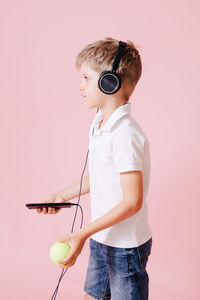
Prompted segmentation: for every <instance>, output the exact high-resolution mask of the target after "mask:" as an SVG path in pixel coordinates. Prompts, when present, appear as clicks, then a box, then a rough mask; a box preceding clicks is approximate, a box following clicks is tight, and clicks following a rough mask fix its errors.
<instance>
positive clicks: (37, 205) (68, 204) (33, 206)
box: [26, 202, 77, 209]
mask: <svg viewBox="0 0 200 300" xmlns="http://www.w3.org/2000/svg"><path fill="white" fill-rule="evenodd" d="M73 205H77V204H76V203H71V202H66V203H62V202H58V203H26V207H27V208H29V209H37V208H43V207H47V208H48V207H54V208H69V207H71V206H73Z"/></svg>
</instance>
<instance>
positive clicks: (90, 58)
mask: <svg viewBox="0 0 200 300" xmlns="http://www.w3.org/2000/svg"><path fill="white" fill-rule="evenodd" d="M125 42H126V43H127V46H126V47H125V49H124V52H123V56H122V58H121V60H120V63H119V66H118V68H117V70H116V72H117V73H118V74H119V75H120V77H121V80H122V85H123V87H124V88H123V89H122V94H123V98H124V100H125V101H126V102H127V101H128V100H129V97H130V96H131V94H132V93H133V91H134V89H135V86H136V84H137V82H138V80H139V79H140V76H141V73H142V63H141V58H140V54H139V51H138V50H137V49H136V47H135V45H134V44H133V42H132V41H130V40H127V41H125ZM118 46H119V41H118V40H116V39H114V38H111V37H105V39H104V40H98V41H96V42H93V43H91V44H88V45H86V46H85V47H84V48H83V49H82V50H81V51H80V52H79V53H78V55H77V57H76V61H75V65H76V68H77V69H78V70H79V69H80V67H81V65H82V64H83V63H86V64H88V65H89V66H90V67H91V69H93V70H94V71H95V72H97V73H99V75H100V74H101V73H102V72H104V71H110V70H111V69H112V65H113V62H114V58H115V55H116V53H117V50H118Z"/></svg>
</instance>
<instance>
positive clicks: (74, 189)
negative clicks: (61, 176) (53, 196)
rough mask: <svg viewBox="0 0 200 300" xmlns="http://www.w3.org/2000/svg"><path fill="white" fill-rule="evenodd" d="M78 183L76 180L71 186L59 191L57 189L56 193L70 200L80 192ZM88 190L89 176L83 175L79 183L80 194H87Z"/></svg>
mask: <svg viewBox="0 0 200 300" xmlns="http://www.w3.org/2000/svg"><path fill="white" fill-rule="evenodd" d="M80 184H81V181H77V182H75V183H74V184H72V185H71V186H69V187H67V188H66V189H63V190H61V191H58V192H57V194H59V195H61V196H62V198H63V199H65V201H66V202H67V201H70V200H71V199H73V198H76V197H78V195H79V193H80ZM89 192H90V176H89V174H88V175H85V176H84V177H83V179H82V185H81V195H84V194H87V193H89Z"/></svg>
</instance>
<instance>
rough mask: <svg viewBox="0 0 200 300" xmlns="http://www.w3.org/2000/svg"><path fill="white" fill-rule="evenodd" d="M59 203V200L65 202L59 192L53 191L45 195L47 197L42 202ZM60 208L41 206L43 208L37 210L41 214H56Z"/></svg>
mask: <svg viewBox="0 0 200 300" xmlns="http://www.w3.org/2000/svg"><path fill="white" fill-rule="evenodd" d="M56 202H57V203H59V202H66V201H65V200H64V199H63V198H62V196H61V195H60V194H58V193H57V194H56V193H53V194H51V195H50V196H48V197H47V199H46V200H45V201H44V202H43V203H56ZM61 209H62V208H56V209H55V208H54V207H48V208H46V207H43V208H37V212H38V213H41V212H43V214H45V215H46V214H57V213H58V212H59V211H60V210H61Z"/></svg>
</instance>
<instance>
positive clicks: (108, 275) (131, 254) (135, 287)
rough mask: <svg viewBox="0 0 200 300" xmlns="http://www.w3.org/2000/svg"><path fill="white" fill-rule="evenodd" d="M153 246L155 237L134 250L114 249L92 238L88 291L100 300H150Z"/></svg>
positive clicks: (86, 287)
mask: <svg viewBox="0 0 200 300" xmlns="http://www.w3.org/2000/svg"><path fill="white" fill-rule="evenodd" d="M151 247H152V238H150V239H149V240H148V241H147V242H145V243H144V244H142V245H140V246H138V247H134V248H119V247H111V246H107V245H105V244H101V243H99V242H97V241H95V240H93V239H92V238H90V256H89V263H88V268H87V274H86V280H85V285H84V291H85V292H86V293H87V294H88V295H90V296H92V297H93V298H95V299H99V300H100V299H104V300H110V299H111V297H112V300H148V294H149V276H148V273H147V270H146V265H147V261H148V257H149V255H150V254H151Z"/></svg>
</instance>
